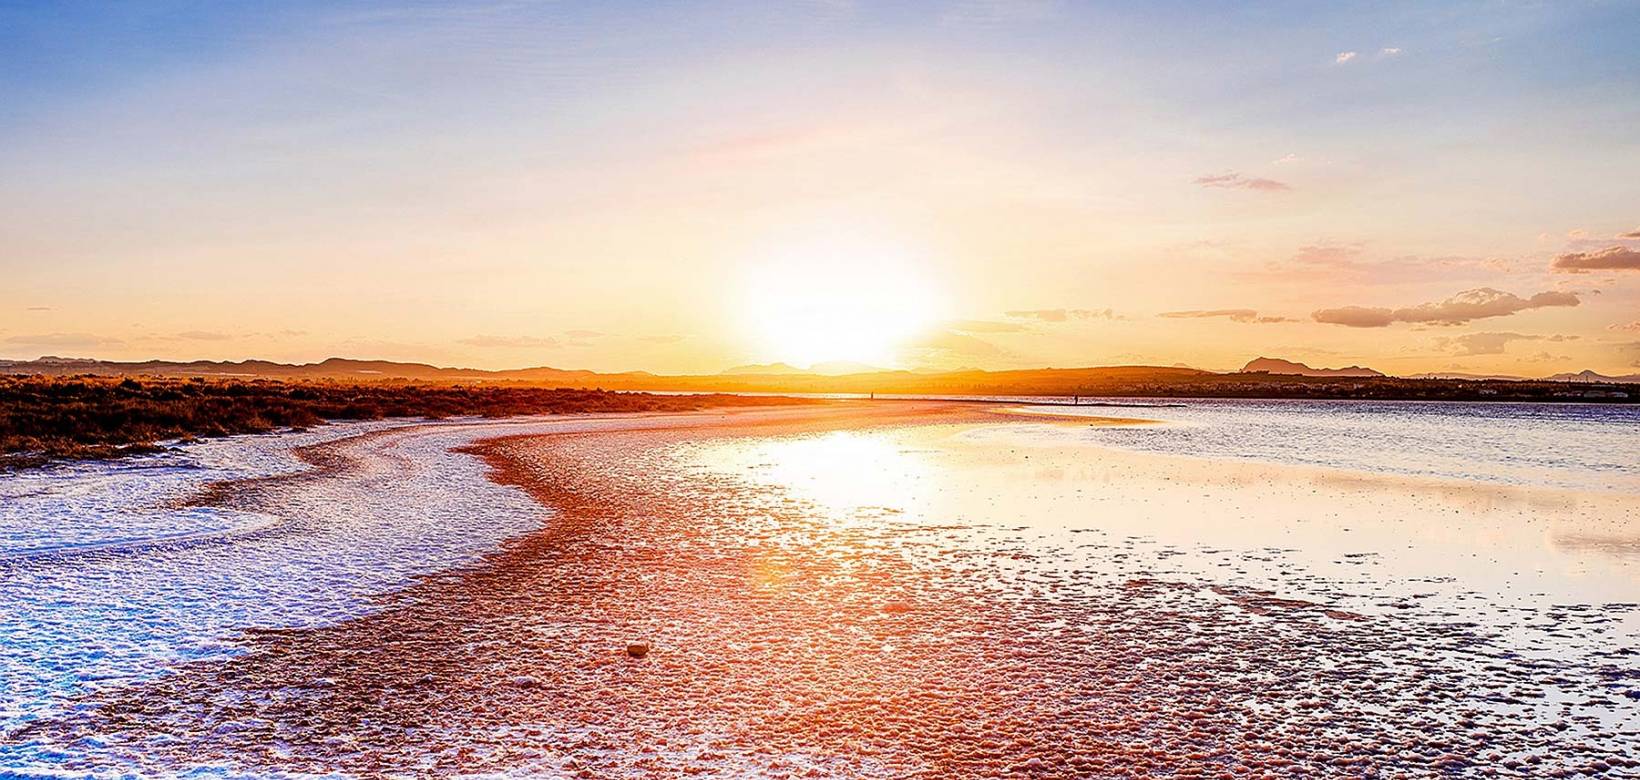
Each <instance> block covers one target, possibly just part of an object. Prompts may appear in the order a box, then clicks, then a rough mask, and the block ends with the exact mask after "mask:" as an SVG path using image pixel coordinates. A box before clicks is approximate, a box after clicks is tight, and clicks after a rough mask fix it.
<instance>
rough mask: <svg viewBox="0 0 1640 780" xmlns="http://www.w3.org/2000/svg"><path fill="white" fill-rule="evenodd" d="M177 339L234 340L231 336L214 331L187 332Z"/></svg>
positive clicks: (178, 335) (179, 334)
mask: <svg viewBox="0 0 1640 780" xmlns="http://www.w3.org/2000/svg"><path fill="white" fill-rule="evenodd" d="M176 337H177V338H179V339H183V340H186V341H228V340H230V339H232V338H233V336H232V335H231V334H228V333H218V332H216V331H212V330H185V331H183V332H181V333H178V334H177V335H176Z"/></svg>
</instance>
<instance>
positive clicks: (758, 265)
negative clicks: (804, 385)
mask: <svg viewBox="0 0 1640 780" xmlns="http://www.w3.org/2000/svg"><path fill="white" fill-rule="evenodd" d="M922 271H923V269H922V268H920V267H919V265H918V263H916V262H915V261H914V259H913V257H912V256H911V255H910V254H909V253H907V252H906V251H904V250H901V249H897V248H892V247H888V246H856V245H847V244H829V245H824V246H809V247H804V248H802V249H788V250H785V251H782V252H779V253H775V254H772V255H770V256H766V257H763V258H760V259H758V260H757V261H756V262H755V263H753V264H751V267H750V268H749V269H748V271H747V279H746V285H745V292H744V297H745V302H744V306H745V314H746V317H745V320H746V327H747V328H748V329H749V335H750V336H751V341H752V342H753V343H754V344H756V345H758V351H759V353H760V354H761V355H763V356H764V357H766V358H768V359H771V360H778V361H780V362H784V363H789V364H791V365H795V366H800V367H810V366H813V365H815V364H817V363H831V362H852V363H865V364H868V365H872V366H879V367H884V368H893V367H897V366H898V364H899V362H900V356H901V352H902V351H903V349H904V348H905V347H907V346H909V343H910V342H911V341H912V340H913V339H914V338H915V337H917V336H918V335H920V334H922V333H924V332H926V331H927V330H928V329H929V328H930V327H931V326H932V325H933V324H934V322H935V321H936V308H937V306H936V304H937V300H936V297H937V296H936V295H935V292H934V287H933V285H932V282H931V280H930V279H929V278H927V275H926V274H925V273H923V272H922Z"/></svg>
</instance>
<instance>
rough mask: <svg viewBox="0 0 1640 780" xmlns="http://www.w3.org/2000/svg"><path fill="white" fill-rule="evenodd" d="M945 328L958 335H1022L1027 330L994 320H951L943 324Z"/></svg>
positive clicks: (1013, 323)
mask: <svg viewBox="0 0 1640 780" xmlns="http://www.w3.org/2000/svg"><path fill="white" fill-rule="evenodd" d="M945 327H946V329H948V330H952V331H956V332H958V333H1022V332H1024V331H1026V330H1028V328H1026V327H1025V326H1024V325H1022V324H1020V323H1018V322H997V321H995V320H951V321H950V322H947V323H945Z"/></svg>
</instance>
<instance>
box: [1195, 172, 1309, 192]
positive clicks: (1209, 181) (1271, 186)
mask: <svg viewBox="0 0 1640 780" xmlns="http://www.w3.org/2000/svg"><path fill="white" fill-rule="evenodd" d="M1196 183H1197V184H1200V185H1201V186H1203V187H1221V188H1225V189H1239V190H1260V191H1263V192H1282V191H1285V190H1290V189H1292V187H1290V186H1288V185H1287V184H1286V183H1285V182H1279V181H1276V180H1275V179H1264V178H1260V177H1257V176H1243V175H1241V174H1239V173H1236V172H1235V171H1229V172H1227V173H1216V174H1208V175H1206V176H1197V177H1196Z"/></svg>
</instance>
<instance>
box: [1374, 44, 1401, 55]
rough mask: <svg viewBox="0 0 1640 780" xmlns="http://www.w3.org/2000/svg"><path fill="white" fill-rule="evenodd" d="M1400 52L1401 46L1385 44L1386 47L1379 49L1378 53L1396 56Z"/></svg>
mask: <svg viewBox="0 0 1640 780" xmlns="http://www.w3.org/2000/svg"><path fill="white" fill-rule="evenodd" d="M1400 53H1401V47H1399V46H1385V47H1384V48H1382V49H1379V50H1378V54H1379V55H1380V56H1384V57H1394V56H1395V55H1397V54H1400Z"/></svg>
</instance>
